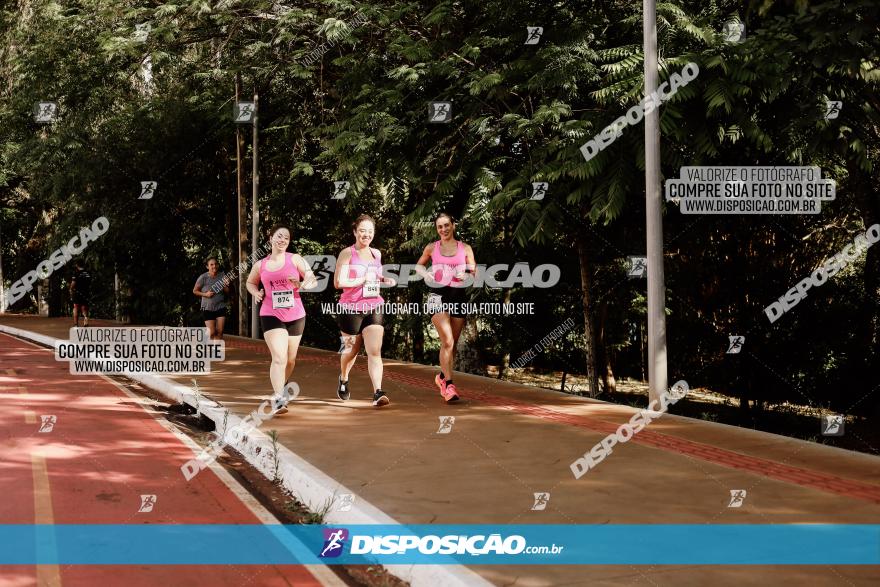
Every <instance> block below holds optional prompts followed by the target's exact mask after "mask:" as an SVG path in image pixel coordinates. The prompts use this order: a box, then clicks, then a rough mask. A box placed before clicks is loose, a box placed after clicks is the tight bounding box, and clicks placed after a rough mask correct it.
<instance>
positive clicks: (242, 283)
mask: <svg viewBox="0 0 880 587" xmlns="http://www.w3.org/2000/svg"><path fill="white" fill-rule="evenodd" d="M240 95H241V74H240V73H236V74H235V102H236V104H237V103H238V100H239V96H240ZM242 151H244V137H243V136H242V134H241V125H240V124H236V125H235V191H236V194H237V199H236V210H237V212H238V265H237V267H238V270H239V274H238V304H237V305H236V306H237V310H238V335H239V336H247V332H248V328H247V325H248V310H247V304H248V299H249V298H248V291H247V285H246V284H247V273H245V272H244V271H245V269H244V266H243V265H242V264H241V263H242V259H243V258H244V256H245V255H246V254H247V251H246V250H245V249H244V244H245V243H244V241H245V240H246V239H247V231H246V229H245V228H244V224H245V222H246V221H247V208H246V203H245V201H244V200H242V196H243V195H244V169H242V167H241V158H242Z"/></svg>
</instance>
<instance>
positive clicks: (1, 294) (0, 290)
mask: <svg viewBox="0 0 880 587" xmlns="http://www.w3.org/2000/svg"><path fill="white" fill-rule="evenodd" d="M5 313H6V287H5V286H4V285H3V223H2V222H0V314H5Z"/></svg>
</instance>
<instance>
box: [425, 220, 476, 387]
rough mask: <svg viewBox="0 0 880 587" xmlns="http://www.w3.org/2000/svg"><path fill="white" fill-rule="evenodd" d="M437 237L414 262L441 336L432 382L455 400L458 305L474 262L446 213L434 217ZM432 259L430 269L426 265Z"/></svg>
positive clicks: (459, 327)
mask: <svg viewBox="0 0 880 587" xmlns="http://www.w3.org/2000/svg"><path fill="white" fill-rule="evenodd" d="M434 226H435V228H436V229H437V234H438V235H439V236H440V240H438V241H435V242H433V243H431V244H429V245H428V246H426V247H425V250H424V251H423V252H422V256H421V257H420V258H419V261H418V263H417V264H416V271H417V272H418V274H419V275H421V276H422V277H423V278H424V279H425V283H426V284H427V285H428V287H429V288H430V290H429V292H430V293H429V294H428V309H429V310H430V309H431V307H432V306H433V307H435V308H438V309H439V311H438V312H436V313H435V314H434V315H433V316H432V317H431V323H432V324H433V325H434V328H435V329H436V330H437V335H438V336H439V337H440V373H438V374H437V375H435V376H434V383H436V384H437V387H439V388H440V395H441V396H442V397H443V399H444V400H446V403H451V402H454V401H458V399H459V394H458V390H457V389H456V388H455V383H453V381H452V379H453V378H452V375H453V369H455V352H456V349H455V347H456V345H457V344H458V338H459V336H461V331H462V329H463V328H464V321H465V314H464V311H463V308H461V307H459V305H460V304H464V303H466V302H467V294H466V289H465V287H464V284H463V282H464V281H465V277H466V274H467V273H471V274H473V275H476V268H477V262H476V260H475V259H474V251H473V249H471V247H470V245H467V244H465V243H463V242H461V241H457V240H455V220H454V219H453V218H452V216H450V215H449V214H447V213H446V212H441V213H440V214H438V215H437V218H435V219H434ZM429 260H430V261H431V271H428V270H427V269H426V268H425V264H426V263H427V262H428V261H429Z"/></svg>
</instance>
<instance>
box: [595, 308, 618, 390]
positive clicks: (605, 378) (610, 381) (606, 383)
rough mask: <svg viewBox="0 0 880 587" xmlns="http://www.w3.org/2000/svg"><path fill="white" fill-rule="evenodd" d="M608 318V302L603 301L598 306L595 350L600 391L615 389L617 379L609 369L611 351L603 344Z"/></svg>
mask: <svg viewBox="0 0 880 587" xmlns="http://www.w3.org/2000/svg"><path fill="white" fill-rule="evenodd" d="M607 320H608V303H607V302H603V303H602V304H601V306H600V307H599V341H598V346H597V351H598V355H599V361H598V363H597V364H598V366H599V369H600V371H601V372H602V391H603V392H605V393H608V392H610V393H614V392H615V391H617V379H615V378H614V371H613V370H612V369H611V353H609V352H608V347H607V346H606V344H605V323H606V322H607Z"/></svg>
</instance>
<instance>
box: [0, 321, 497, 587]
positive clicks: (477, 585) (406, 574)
mask: <svg viewBox="0 0 880 587" xmlns="http://www.w3.org/2000/svg"><path fill="white" fill-rule="evenodd" d="M0 332H4V333H6V334H9V335H12V336H16V337H19V338H23V339H25V340H30V341H32V342H35V343H37V344H40V345H43V346H47V347H49V348H52V349H54V348H55V343H56V341H61V339H57V338H53V337H50V336H45V335H42V334H37V333H35V332H31V331H29V330H22V329H20V328H14V327H11V326H5V325H2V324H0ZM125 377H128V378H129V379H133V380H135V381H137V382H139V383H141V384H142V385H144V386H146V387H148V388H150V389H152V390H154V391H156V392H158V393H160V394H162V395H163V396H165V397H167V398H169V399H171V400H172V401H175V402H180V403H186V404H189V405H190V406H192V407H193V408H196V409H197V410H198V411H199V412H201V413H202V414H204V415H205V417H207V418H210V419H211V420H212V421H213V422H214V425H215V427H216V429H217V430H218V431H219V430H221V429H222V428H223V420H224V416H225V415H226V414H227V413H228V416H226V429H227V430H229V429H232V428H233V427H235V426H238V425H239V424H241V423H242V420H243V418H240V417H238V416H236V415H234V414H232V413H231V412H229V410H228V409H226V408H223V407H222V406H220V404H218V403H217V402H216V401H214V400H212V399H210V398H208V397H206V396H204V395H203V396H202V397H201V400H199V398H197V397H196V394H195V392H194V391H193V390H192V389H190V388H189V387H186V386H184V385H179V384H176V383H171V382H169V381H167V380H166V379H165V378H163V377H161V376H158V375H144V374H138V373H130V374H125ZM197 404H198V405H197ZM269 424H270V422H268V421H267V422H266V423H265V424H263V427H264V428H265V427H267V426H269ZM224 432H225V431H224ZM230 440H231V441H230V442H228V443H227V444H228V445H229V446H231V447H232V448H234V449H236V450H237V451H238V452H240V453H241V454H242V455H244V457H245V458H246V459H247V461H248V462H249V463H250V464H251V465H253V466H254V467H256V468H257V469H258V470H259V471H260V472H261V473H263V475H264V476H265V477H266V478H267V479H270V480H271V479H272V478H273V477H274V474H275V464H274V460H275V455H274V450H273V447H272V440H271V438H270V437H269V435H268V434H266V433H265V432H263V431H262V430H259V429H256V428H254V429H253V430H250V431H249V432H248V433H247V435H245V436H240V437H239V439H238V440H235V438H231V439H230ZM194 456H195V455H194ZM277 457H278V461H279V466H278V474H279V476H280V477H281V479H282V486H283V487H284V488H285V489H287V490H289V491H290V492H291V493H293V494H294V495H296V496H297V498H298V499H300V500H301V501H302V502H304V503H305V504H306V505H307V506H308V507H309V509H310V510H312V511H316V510H321V509H322V508H324V507H330V508H332V507H333V506H334V505H336V503H337V501H338V495H340V494H344V493H350V494H351V495H353V496H354V501H353V503H352V506H351V509H350V510H349V511H339V510H338V509H336V510H333V509H331V511H328V513H327V515H326V516H325V520H324V523H326V524H335V525H345V524H388V525H400V526H402V528H401V529H403V528H404V527H405V526H403V525H402V524H400V522H398V521H396V520H395V519H393V518H392V517H391V516H389V515H387V514H386V513H385V512H383V511H382V510H380V509H379V508H377V507H376V506H374V505H372V504H371V503H369V502H367V501H366V500H364V499H361V497H360V496H358V495H357V494H356V493H355V492H354V491H352V490H350V489H348V488H346V487H345V486H343V485H342V484H341V483H339V482H338V481H336V480H335V479H333V478H332V477H330V476H329V475H327V474H326V473H324V472H323V471H321V470H319V469H317V468H316V467H314V466H313V465H311V464H309V463H308V462H307V461H305V460H304V459H303V458H302V457H300V456H299V455H297V454H296V453H294V452H292V451H291V450H290V449H288V448H286V447H284V446H281V445H279V446H278V454H277ZM181 477H183V473H182V472H181ZM182 480H183V481H184V482H186V480H185V479H182ZM385 568H386V569H387V570H388V572H389V573H391V574H393V575H395V576H396V577H398V578H399V579H401V580H403V581H406V582H408V583H410V584H411V585H413V587H434V586H437V585H440V586H443V587H446V586H449V587H459V586H460V587H466V586H468V587H471V586H472V587H488V586H491V585H492V583H490V582H488V581H486V580H485V579H483V578H482V577H481V576H480V575H478V574H477V573H475V572H473V571H471V570H470V569H468V568H467V567H465V566H463V565H385Z"/></svg>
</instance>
